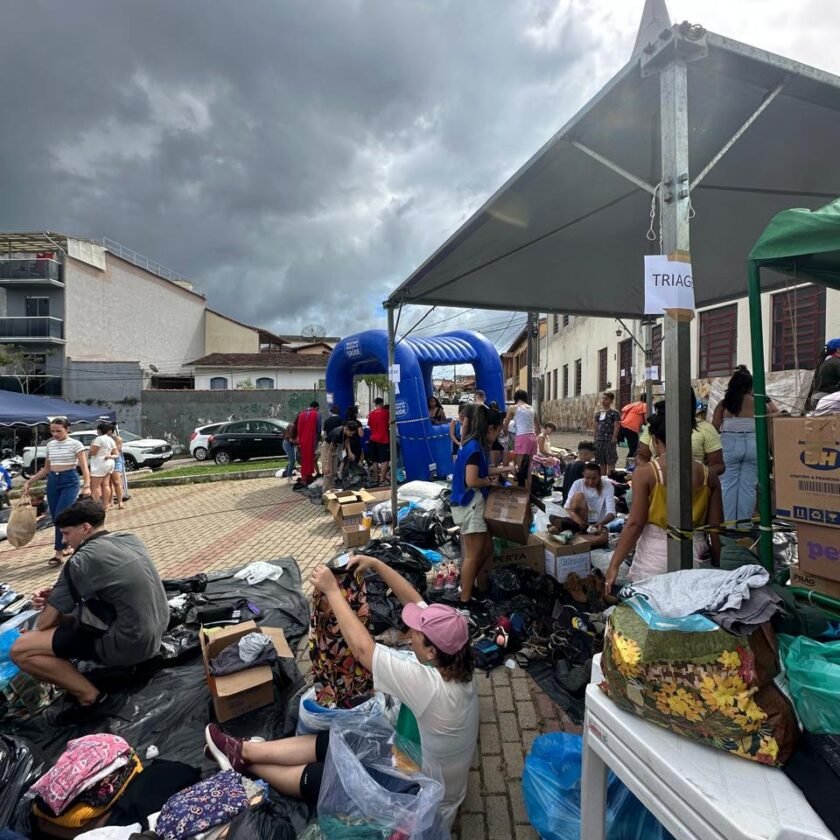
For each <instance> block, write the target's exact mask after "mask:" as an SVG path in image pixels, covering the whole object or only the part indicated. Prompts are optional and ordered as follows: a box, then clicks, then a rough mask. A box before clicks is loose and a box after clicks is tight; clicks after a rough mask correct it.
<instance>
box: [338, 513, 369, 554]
mask: <svg viewBox="0 0 840 840" xmlns="http://www.w3.org/2000/svg"><path fill="white" fill-rule="evenodd" d="M359 520H360V521H359V522H354V523H352V524H346V523H345V524H344V525H342V526H341V537H342V539H343V540H344V547H345V548H360V547H361V546H363V545H367V544H368V543H369V542H370V528H365V527H364V526H363V525H362V523H361V517H359Z"/></svg>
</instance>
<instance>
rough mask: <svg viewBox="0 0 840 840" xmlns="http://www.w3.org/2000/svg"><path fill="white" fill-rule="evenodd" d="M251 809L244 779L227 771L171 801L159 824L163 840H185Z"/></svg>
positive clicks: (199, 783) (194, 786)
mask: <svg viewBox="0 0 840 840" xmlns="http://www.w3.org/2000/svg"><path fill="white" fill-rule="evenodd" d="M247 807H248V797H247V795H246V793H245V789H244V787H243V784H242V776H240V775H239V773H236V772H234V771H233V770H223V771H222V772H221V773H216V775H215V776H211V777H210V778H209V779H205V780H204V781H201V782H198V784H195V785H193V786H192V787H189V788H187V789H186V790H182V791H180V792H179V793H176V794H175V795H174V796H172V797H170V799H168V800H167V802H166V804H165V805H164V806H163V808H162V809H161V812H160V816H159V817H158V819H157V823H156V825H155V833H156V834H157V835H158V837H160V838H161V840H185V838H187V837H194V836H195V835H196V834H199V833H202V832H205V831H208V830H210V829H212V828H214V827H215V826H217V825H222V824H224V823H229V822H230V821H231V820H232V819H233V818H234V817H235V816H236V815H237V814H239V812H240V811H243V810H244V809H245V808H247Z"/></svg>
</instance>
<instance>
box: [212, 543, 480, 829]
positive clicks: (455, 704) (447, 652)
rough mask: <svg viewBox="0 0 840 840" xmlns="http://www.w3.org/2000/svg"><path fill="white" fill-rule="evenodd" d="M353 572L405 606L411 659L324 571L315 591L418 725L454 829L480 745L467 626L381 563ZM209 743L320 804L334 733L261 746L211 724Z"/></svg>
mask: <svg viewBox="0 0 840 840" xmlns="http://www.w3.org/2000/svg"><path fill="white" fill-rule="evenodd" d="M348 568H351V569H352V568H355V569H358V570H359V571H366V570H368V569H370V570H372V571H374V572H376V573H377V574H378V575H379V576H380V577H381V578H382V580H383V581H384V582H385V583H386V584H387V585H388V587H389V588H390V589H391V590H392V591H393V592H394V594H395V595H396V596H397V597H398V598H399V599H400V601H401V602H402V603H403V605H404V607H403V612H402V618H403V621H404V622H405V623H406V624H407V625H408V626H409V628H410V629H411V649H412V651H413V655H411V654H409V653H407V652H404V651H397V650H393V649H392V648H389V647H386V646H385V645H381V644H377V643H376V642H375V641H374V639H373V637H372V636H371V635H370V633H369V632H368V630H367V628H366V627H365V626H364V625H363V624H362V622H361V621H359V619H358V618H357V616H356V614H355V613H354V612H353V608H352V607H351V606H350V605H349V604H348V603H347V601H346V600H345V599H344V597H343V596H342V594H341V591H340V589H339V586H338V582H337V581H336V577H335V575H334V574H333V572H332V571H331V570H330V569H328V568H327V567H326V566H323V565H322V566H318V567H317V568H316V569H315V571H314V572H313V573H312V585H313V586H314V587H315V589H318V590H320V591H321V592H323V593H324V594H325V595H326V596H327V600H328V601H329V605H330V607H331V608H332V610H333V612H334V613H335V617H336V619H337V620H338V625H339V628H340V629H341V632H342V634H343V636H344V638H345V639H346V641H347V643H348V645H349V647H350V649H351V651H352V652H353V656H354V657H355V658H356V659H357V660H358V661H359V662H360V663H361V664H362V665H364V666H365V668H367V669H368V670H370V671H371V672H372V673H373V684H374V688H375V689H376V690H378V691H383V692H385V693H386V694H390V695H391V696H392V697H396V698H397V699H398V700H399V701H400V702H401V703H402V704H403V708H408V709H409V710H410V711H411V712H412V713H413V715H414V717H415V718H416V722H417V729H418V730H419V733H420V748H421V751H422V755H423V761H424V763H425V761H426V760H429V762H430V763H431V764H433V765H434V766H437V767H440V768H441V770H442V772H443V783H444V795H443V802H442V803H441V806H440V813H441V817H442V819H443V822H444V824H445V825H446V826H447V828H450V827H451V826H452V822H453V820H454V819H455V814H456V813H457V811H458V807H459V806H460V804H461V803H462V802H463V801H464V797H465V796H466V793H467V778H468V776H469V769H470V764H471V762H472V757H473V752H474V751H475V745H476V741H477V739H478V719H479V709H478V691H477V689H476V686H475V681H474V680H473V657H472V647H471V646H470V633H469V627H468V625H467V620H466V619H465V618H464V616H462V615H461V614H460V613H459V612H458V611H457V610H455V609H453V608H452V607H447V606H445V605H443V604H431V605H429V604H426V603H425V602H424V601H423V599H422V597H421V595H420V593H419V592H417V591H416V590H415V589H414V588H413V587H412V586H411V584H410V583H408V581H406V580H405V578H403V577H402V576H401V575H400V574H399V573H398V572H396V571H394V570H393V569H391V568H390V567H388V566H387V565H386V564H385V563H383V562H382V561H381V560H377V559H375V558H373V557H368V556H366V555H356V556H355V557H353V558H352V559H351V561H350V563H349V565H348ZM205 739H206V741H207V747H208V749H209V751H210V753H211V754H212V755H213V757H214V758H215V759H216V761H217V762H218V764H219V766H220V767H221V768H222V769H223V770H228V769H233V770H236V771H237V772H239V773H250V774H251V775H254V776H258V777H260V778H261V779H265V780H266V781H267V782H268V783H269V784H270V785H271V786H272V787H273V788H274V789H275V790H277V791H279V792H280V793H282V794H284V795H286V796H291V797H295V798H299V799H303V800H304V801H306V802H307V803H308V804H309V805H312V806H314V805H315V804H316V803H317V801H318V793H319V790H320V786H321V779H322V775H323V771H324V761H325V759H326V756H327V751H328V749H329V740H330V737H329V732H321V733H320V734H318V735H299V736H297V737H292V738H284V739H282V740H279V741H269V742H255V741H243V740H240V739H238V738H233V737H231V736H230V735H226V734H225V733H224V732H223V731H222V729H221V727H219V726H217V725H216V724H210V725H209V726H208V727H207V729H206V730H205Z"/></svg>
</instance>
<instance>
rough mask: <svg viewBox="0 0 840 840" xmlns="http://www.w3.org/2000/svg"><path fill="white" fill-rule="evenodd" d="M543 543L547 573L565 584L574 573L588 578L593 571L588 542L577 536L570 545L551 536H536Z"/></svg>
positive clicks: (590, 547)
mask: <svg viewBox="0 0 840 840" xmlns="http://www.w3.org/2000/svg"><path fill="white" fill-rule="evenodd" d="M535 536H536V538H537V539H538V540H539V541H540V542H541V543H542V546H543V556H544V558H545V573H546V574H547V575H551V577H553V578H554V579H555V580H557V581H559V582H560V583H564V582H565V580H566V578H567V577H568V576H569V575H570V574H572V573H574V574H576V575H578V576H580V577H586V575H588V574H589V573H590V572H591V571H592V554H591V549H592V546H591V545H590V543H589V541H588V540H585V539H584V538H583V537H580V536H577V537H574V538H573V539H572V541H571V542H569V543H563V542H560V541H559V540H558V539H557V538H556V537H554V536H553V535H551V534H535Z"/></svg>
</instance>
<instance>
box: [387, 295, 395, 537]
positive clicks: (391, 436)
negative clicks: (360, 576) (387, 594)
mask: <svg viewBox="0 0 840 840" xmlns="http://www.w3.org/2000/svg"><path fill="white" fill-rule="evenodd" d="M387 312H388V371H387V373H388V376H389V377H390V375H391V371H392V370H393V367H394V364H395V362H394V358H395V353H396V328H395V327H394V307H393V306H392V305H390V304H389V305H388V306H387ZM389 391H390V394H391V396H390V399H389V401H388V402H389V403H390V409H389V411H388V418H389V419H388V422H389V427H388V445H389V447H390V452H389V455H388V457H389V458H390V461H391V516H392V520H391V521H392V523H393V529H394V531H396V530H397V385H396V384H395V383H394V382H391V383H390V387H389Z"/></svg>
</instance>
